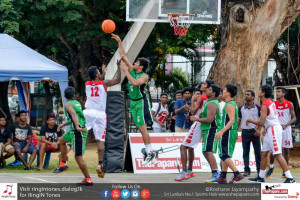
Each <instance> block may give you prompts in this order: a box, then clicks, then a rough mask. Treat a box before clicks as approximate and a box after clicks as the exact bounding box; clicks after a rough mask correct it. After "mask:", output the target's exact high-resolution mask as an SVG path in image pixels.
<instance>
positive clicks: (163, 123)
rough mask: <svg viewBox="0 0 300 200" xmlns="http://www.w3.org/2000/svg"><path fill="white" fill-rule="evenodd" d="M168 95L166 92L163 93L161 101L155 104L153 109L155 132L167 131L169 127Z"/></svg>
mask: <svg viewBox="0 0 300 200" xmlns="http://www.w3.org/2000/svg"><path fill="white" fill-rule="evenodd" d="M167 102H168V95H167V94H166V93H162V94H161V95H160V103H158V104H155V105H154V106H153V108H152V109H151V114H152V117H153V120H154V122H153V132H154V133H162V132H166V130H167V129H166V127H167V117H168V114H169V113H168V106H167Z"/></svg>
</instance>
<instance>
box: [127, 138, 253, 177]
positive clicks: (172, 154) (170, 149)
mask: <svg viewBox="0 0 300 200" xmlns="http://www.w3.org/2000/svg"><path fill="white" fill-rule="evenodd" d="M149 134H150V138H151V144H152V148H153V149H155V150H158V159H157V162H156V164H148V165H146V166H142V162H143V154H142V150H143V149H144V148H145V145H144V142H143V139H142V135H141V134H140V133H129V142H130V147H131V148H130V149H131V157H132V162H133V170H134V173H140V174H143V173H144V174H147V173H178V172H179V168H180V170H182V164H181V158H180V145H181V143H182V142H183V140H184V138H185V135H186V134H187V133H149ZM144 150H145V149H144ZM144 150H143V151H144ZM194 152H195V160H194V163H193V171H194V172H211V169H210V166H209V164H208V162H207V161H206V159H205V157H204V155H203V154H202V141H201V142H200V143H199V145H198V146H197V148H196V149H195V150H194ZM215 158H216V161H217V164H218V166H220V158H219V156H218V154H215ZM232 160H233V162H234V164H235V166H236V167H237V169H238V170H239V171H240V172H243V171H244V161H243V147H242V137H241V133H239V135H238V139H237V142H236V145H235V150H234V153H233V156H232ZM249 160H250V161H249V167H250V169H251V171H256V163H255V156H254V150H253V146H252V145H251V147H250V158H249ZM219 169H220V167H219ZM229 171H230V170H229Z"/></svg>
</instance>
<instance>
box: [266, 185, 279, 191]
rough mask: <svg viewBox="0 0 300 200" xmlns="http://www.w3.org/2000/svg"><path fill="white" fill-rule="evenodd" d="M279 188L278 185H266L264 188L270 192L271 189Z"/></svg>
mask: <svg viewBox="0 0 300 200" xmlns="http://www.w3.org/2000/svg"><path fill="white" fill-rule="evenodd" d="M280 186H281V185H280V184H279V185H272V186H268V185H266V186H265V188H266V190H272V189H273V188H277V187H280Z"/></svg>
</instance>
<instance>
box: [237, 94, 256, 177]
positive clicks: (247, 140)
mask: <svg viewBox="0 0 300 200" xmlns="http://www.w3.org/2000/svg"><path fill="white" fill-rule="evenodd" d="M254 98H255V93H254V92H253V91H252V90H247V91H246V94H245V102H246V103H245V104H243V105H242V106H240V107H239V120H238V123H239V126H240V127H241V128H242V145H243V159H244V165H245V172H244V174H243V175H244V176H250V173H251V171H250V167H249V152H250V145H251V142H252V145H253V148H254V152H255V161H256V170H257V173H259V169H260V159H261V156H260V152H261V149H260V137H259V134H255V132H256V130H255V129H254V128H255V125H254V124H252V123H249V124H248V125H247V124H246V121H247V120H248V119H252V120H254V121H258V120H259V117H260V105H258V104H256V103H254Z"/></svg>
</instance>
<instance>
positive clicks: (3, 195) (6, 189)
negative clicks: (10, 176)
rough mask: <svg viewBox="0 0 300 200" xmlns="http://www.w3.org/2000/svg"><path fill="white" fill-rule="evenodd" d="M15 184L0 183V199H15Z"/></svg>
mask: <svg viewBox="0 0 300 200" xmlns="http://www.w3.org/2000/svg"><path fill="white" fill-rule="evenodd" d="M16 194H17V184H15V183H10V184H7V183H3V184H0V199H11V200H13V199H17V196H16Z"/></svg>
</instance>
